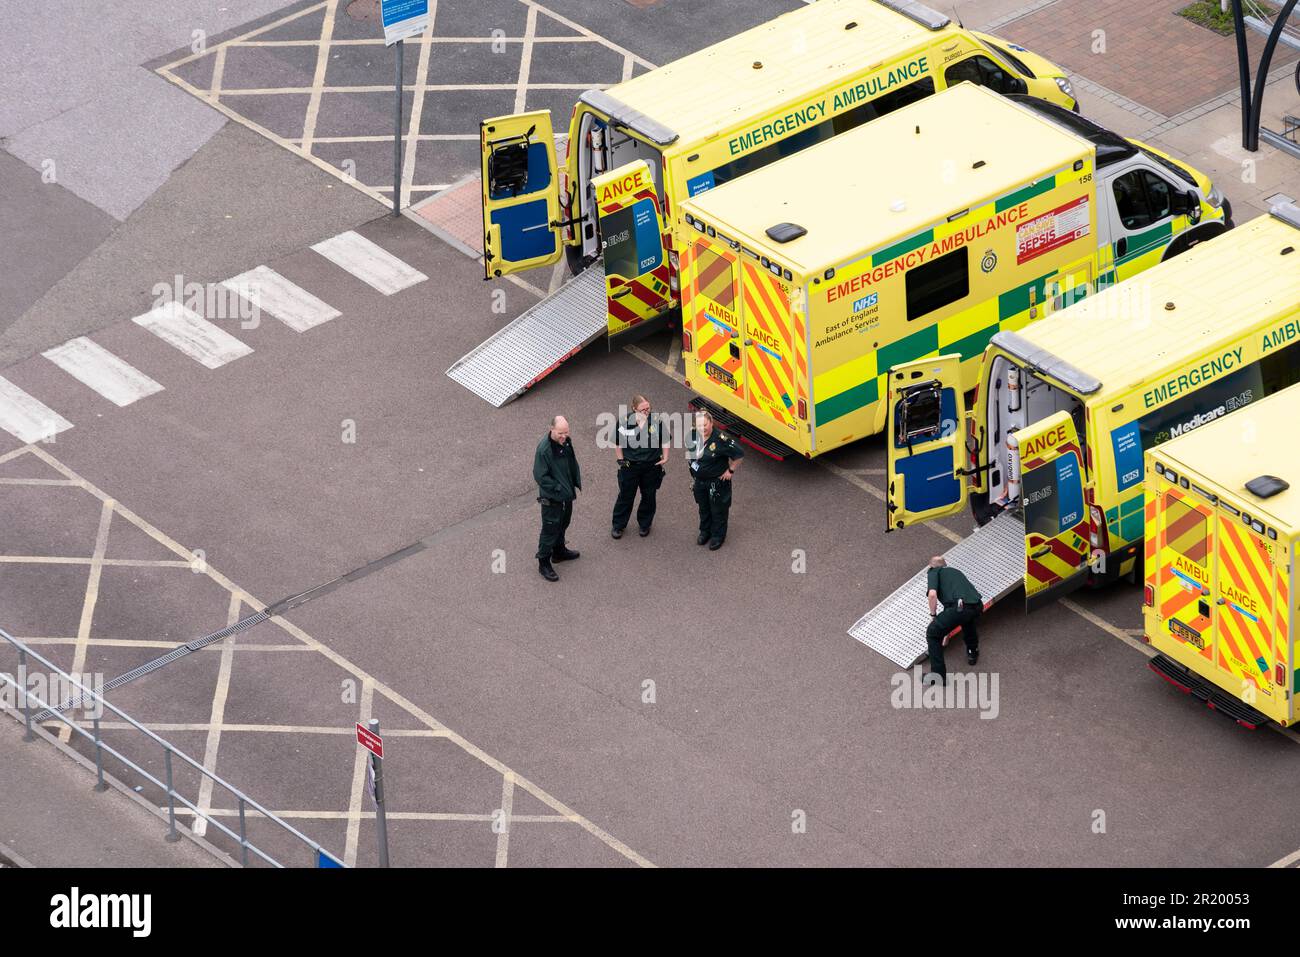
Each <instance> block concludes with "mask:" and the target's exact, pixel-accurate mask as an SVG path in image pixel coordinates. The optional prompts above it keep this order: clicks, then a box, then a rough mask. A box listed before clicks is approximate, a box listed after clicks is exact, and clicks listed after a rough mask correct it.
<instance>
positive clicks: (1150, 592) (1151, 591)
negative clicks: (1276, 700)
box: [1142, 582, 1282, 684]
mask: <svg viewBox="0 0 1300 957" xmlns="http://www.w3.org/2000/svg"><path fill="white" fill-rule="evenodd" d="M1155 603H1156V587H1155V586H1154V585H1152V584H1151V583H1150V582H1147V583H1146V584H1145V585H1143V586H1142V604H1144V605H1146V606H1147V607H1148V608H1152V607H1154V606H1155ZM1281 667H1282V666H1281V665H1278V668H1281ZM1279 684H1280V682H1279Z"/></svg>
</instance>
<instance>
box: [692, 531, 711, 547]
mask: <svg viewBox="0 0 1300 957" xmlns="http://www.w3.org/2000/svg"><path fill="white" fill-rule="evenodd" d="M708 543H709V533H708V532H700V534H699V535H697V536H696V537H695V544H696V545H707V544H708Z"/></svg>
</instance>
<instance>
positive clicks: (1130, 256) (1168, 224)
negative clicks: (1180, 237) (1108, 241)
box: [1115, 219, 1174, 266]
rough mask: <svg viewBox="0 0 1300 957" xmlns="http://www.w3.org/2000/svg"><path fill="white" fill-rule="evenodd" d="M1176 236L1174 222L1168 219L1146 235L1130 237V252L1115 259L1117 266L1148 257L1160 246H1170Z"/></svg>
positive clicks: (1139, 234) (1140, 234)
mask: <svg viewBox="0 0 1300 957" xmlns="http://www.w3.org/2000/svg"><path fill="white" fill-rule="evenodd" d="M1173 235H1174V224H1173V220H1169V219H1166V220H1165V221H1164V222H1162V223H1157V224H1156V225H1155V226H1152V227H1151V228H1150V229H1148V230H1147V231H1146V232H1144V233H1134V234H1133V235H1132V236H1129V237H1128V252H1126V253H1125V254H1124V255H1123V256H1116V257H1115V264H1116V265H1117V266H1122V265H1124V264H1125V263H1126V262H1130V261H1132V260H1134V259H1137V258H1138V257H1139V256H1143V255H1146V254H1147V253H1149V252H1151V250H1153V249H1156V248H1158V247H1160V246H1165V245H1168V243H1169V240H1170V239H1171V238H1172V237H1173Z"/></svg>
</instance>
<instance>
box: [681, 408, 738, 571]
mask: <svg viewBox="0 0 1300 957" xmlns="http://www.w3.org/2000/svg"><path fill="white" fill-rule="evenodd" d="M744 457H745V453H744V451H742V450H741V448H740V443H739V442H737V441H736V440H735V439H733V438H732V437H731V436H729V435H728V434H727V433H726V432H717V431H715V430H714V428H713V416H711V415H710V414H709V413H707V412H697V413H696V414H695V443H694V447H693V448H692V450H691V456H690V458H691V478H692V479H693V480H694V482H693V490H694V492H695V504H696V505H698V506H699V507H700V536H699V538H697V539H696V540H695V541H696V544H698V545H703V544H704V543H705V542H708V543H709V550H710V551H717V550H718V549H719V548H721V547H722V543H723V542H724V541H726V540H727V514H728V513H729V512H730V511H731V479H732V476H734V475H735V474H736V467H737V466H738V465H739V464H740V460H741V459H742V458H744Z"/></svg>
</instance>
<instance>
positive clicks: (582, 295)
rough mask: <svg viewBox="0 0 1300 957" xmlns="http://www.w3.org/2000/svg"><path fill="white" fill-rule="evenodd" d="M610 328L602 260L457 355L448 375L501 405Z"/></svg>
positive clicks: (475, 392) (549, 372)
mask: <svg viewBox="0 0 1300 957" xmlns="http://www.w3.org/2000/svg"><path fill="white" fill-rule="evenodd" d="M605 329H606V304H605V267H604V262H603V261H597V262H595V263H592V264H591V265H590V266H588V267H587V268H586V269H584V270H583V271H582V272H580V273H579V274H578V275H576V276H574V277H573V278H571V279H570V280H569V281H568V282H566V283H565V284H564V285H563V286H561V287H560V288H559V289H557V290H556V291H555V295H553V296H547V297H546V298H545V299H543V300H542V301H541V302H539V303H536V304H535V305H533V306H530V307H529V308H528V309H525V310H524V311H523V312H522V313H520V314H519V316H518V317H516V318H515V320H514V321H513V322H511V323H510V324H509V325H507V326H505V327H504V328H502V329H501V330H500V331H498V332H497V333H496V334H495V335H493V336H492V337H491V338H490V339H488V340H486V341H485V342H483V343H482V344H481V345H479V346H476V347H475V348H474V349H473V350H472V351H471V352H469V353H468V354H466V355H464V356H462V357H461V358H459V359H457V360H456V361H455V362H454V363H453V364H452V367H451V368H450V369H448V370H447V375H448V376H450V377H451V378H453V379H455V380H456V381H457V382H459V383H460V384H461V385H463V386H464V387H465V388H467V389H469V391H471V392H473V393H474V394H475V395H477V396H478V397H480V398H482V399H486V400H487V401H488V402H490V403H491V404H492V405H494V406H496V407H497V408H498V409H499V408H501V406H503V405H505V404H506V403H507V402H509V401H510V400H511V399H514V398H517V397H518V396H521V395H523V394H524V392H525V390H527V389H528V388H529V387H531V386H532V385H533V384H535V383H536V382H539V381H540V380H542V379H544V378H546V376H548V375H550V374H551V373H552V372H554V371H555V369H556V368H558V367H559V365H560V364H561V363H562V362H564V360H565V359H568V358H569V357H570V356H573V355H576V354H577V353H579V352H581V351H582V349H583V347H584V346H586V345H587V344H588V343H590V342H593V341H595V340H596V339H598V338H599V337H600V336H602V335H604V334H605Z"/></svg>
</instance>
